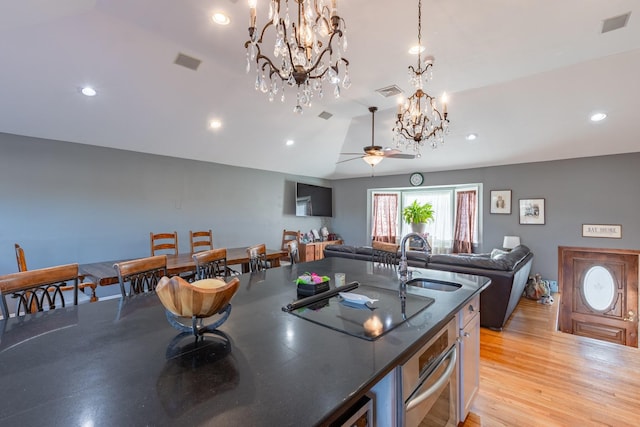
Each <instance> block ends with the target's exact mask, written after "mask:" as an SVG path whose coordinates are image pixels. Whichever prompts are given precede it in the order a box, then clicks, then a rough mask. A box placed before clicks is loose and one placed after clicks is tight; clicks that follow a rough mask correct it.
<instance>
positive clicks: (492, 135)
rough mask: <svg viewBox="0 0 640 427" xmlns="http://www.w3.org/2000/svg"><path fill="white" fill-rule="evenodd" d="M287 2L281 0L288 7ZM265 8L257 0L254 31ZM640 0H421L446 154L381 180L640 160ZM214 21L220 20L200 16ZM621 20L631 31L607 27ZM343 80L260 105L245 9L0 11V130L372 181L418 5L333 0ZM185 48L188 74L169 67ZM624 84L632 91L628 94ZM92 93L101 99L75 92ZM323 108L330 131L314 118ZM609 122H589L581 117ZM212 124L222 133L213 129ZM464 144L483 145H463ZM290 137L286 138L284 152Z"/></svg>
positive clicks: (78, 4)
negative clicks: (193, 62) (223, 20)
mask: <svg viewBox="0 0 640 427" xmlns="http://www.w3.org/2000/svg"><path fill="white" fill-rule="evenodd" d="M290 1H291V2H293V0H290ZM266 4H267V1H266V0H259V1H258V23H259V24H262V23H264V21H265V19H266V17H265V15H266V11H265V9H266ZM639 6H640V0H562V1H558V0H537V1H524V0H483V1H478V0H423V13H422V15H423V19H422V28H423V30H422V32H423V42H424V44H426V47H427V53H428V54H432V55H434V56H435V58H436V62H435V67H434V77H433V80H432V82H431V83H429V85H428V86H427V88H426V90H427V92H429V93H431V94H433V95H440V94H441V93H442V92H443V91H445V90H446V91H447V93H448V94H449V99H450V102H449V117H450V119H451V126H450V133H449V135H448V137H447V138H446V141H445V145H444V146H442V147H440V148H438V149H436V150H431V149H430V148H427V149H424V150H423V155H422V158H420V159H413V160H400V159H385V160H384V161H383V162H382V163H380V164H379V165H378V166H376V168H375V173H376V175H388V174H398V173H408V172H411V171H437V170H449V169H461V168H469V167H478V166H490V165H501V164H512V163H522V162H531V161H543V160H552V159H564V158H573V157H584V156H596V155H604V154H613V153H625V152H635V151H639V148H640V144H638V135H639V134H640V121H639V120H638V119H637V117H636V116H637V112H639V111H640V84H638V80H639V78H638V76H639V75H640V7H639ZM215 11H224V12H226V13H227V14H229V15H230V17H231V24H230V25H228V26H226V27H222V26H218V25H215V24H213V23H212V22H211V15H212V13H213V12H215ZM630 11H632V12H633V13H632V14H631V17H630V19H629V23H628V25H627V27H626V28H623V29H620V30H616V31H612V32H609V33H606V34H601V33H600V30H601V27H602V21H603V20H604V19H606V18H610V17H613V16H617V15H621V14H624V13H627V12H630ZM338 12H339V13H340V15H341V16H342V17H343V18H344V19H345V21H346V24H347V37H348V43H349V48H348V50H347V52H346V54H345V57H346V58H348V59H349V61H350V63H351V66H350V74H351V78H352V81H353V85H352V87H351V88H350V89H348V90H343V91H342V96H341V98H340V99H338V100H335V99H333V97H332V96H330V93H331V91H330V90H326V92H327V95H325V97H324V99H323V100H321V101H319V100H317V99H316V100H314V104H313V107H312V108H309V109H305V112H304V114H303V115H302V116H300V115H296V114H294V113H293V112H292V110H293V107H294V98H295V95H294V91H292V90H288V91H287V94H288V97H287V100H286V102H285V103H281V102H280V101H275V102H273V103H269V101H268V100H267V97H266V96H265V95H264V94H262V93H260V92H256V91H255V90H254V81H255V72H254V68H252V71H251V72H250V73H249V74H246V72H245V67H246V62H245V61H246V56H245V50H244V42H245V41H246V39H247V38H248V35H247V27H248V22H249V11H248V6H247V2H246V0H240V1H234V0H180V1H176V0H93V1H90V0H56V1H51V0H20V1H3V2H1V3H0V57H1V58H2V66H1V67H0V132H7V133H14V134H19V135H28V136H34V137H41V138H49V139H56V140H64V141H72V142H77V143H82V144H91V145H98V146H104V147H113V148H121V149H127V150H133V151H140V152H145V153H154V154H161V155H168V156H174V157H183V158H189V159H200V160H204V161H211V162H217V163H224V164H229V165H235V166H245V167H250V168H257V169H265V170H272V171H278V172H284V173H290V174H298V175H307V176H314V177H321V178H345V177H357V176H368V175H370V173H371V168H370V166H368V165H367V164H365V163H364V162H363V161H361V160H354V161H351V162H346V163H340V164H336V162H338V161H339V160H344V159H346V158H349V157H346V156H341V155H340V153H341V152H359V151H361V149H362V147H363V146H365V145H369V144H370V142H371V115H370V113H369V112H368V107H369V106H377V107H378V108H379V111H378V113H376V131H375V142H376V143H377V144H378V145H383V146H391V145H392V133H391V129H392V127H393V121H394V119H395V118H394V116H395V108H396V99H395V98H384V97H382V96H381V95H379V94H378V93H376V92H375V90H376V89H379V88H382V87H385V86H389V85H392V84H396V85H398V86H399V87H400V88H402V89H403V90H404V91H405V95H407V94H408V93H409V92H410V89H411V88H410V86H409V84H408V82H407V67H408V66H409V65H415V62H416V58H415V56H411V55H409V54H408V53H407V50H408V48H409V47H410V46H411V45H413V44H416V41H417V16H416V15H417V1H407V0H402V1H395V2H390V1H385V0H339V1H338ZM179 52H181V53H184V54H187V55H190V56H194V57H197V58H199V59H201V60H202V64H201V66H200V67H199V69H198V70H197V71H192V70H189V69H186V68H183V67H180V66H177V65H175V64H173V61H174V59H175V57H176V55H177V54H178V53H179ZM634 81H635V82H636V83H633V82H634ZM87 84H90V85H92V86H94V87H95V88H96V89H97V90H98V95H97V96H95V97H93V98H87V97H84V96H82V95H81V94H80V93H79V88H80V87H82V86H84V85H87ZM322 111H328V112H330V113H332V114H333V117H331V118H330V119H329V120H324V119H321V118H319V117H318V114H319V113H321V112H322ZM594 111H605V112H607V113H608V115H609V116H608V118H607V119H606V120H605V121H604V122H600V123H598V124H594V123H591V122H589V120H588V117H589V115H590V114H591V113H593V112H594ZM213 118H219V119H221V120H222V121H223V127H222V128H221V129H219V130H217V131H213V130H211V129H209V128H208V122H209V120H211V119H213ZM469 132H475V133H477V134H478V136H479V137H478V139H477V140H476V141H475V142H473V143H471V142H468V141H466V140H465V135H466V134H468V133H469ZM287 139H293V140H295V145H294V146H292V147H287V146H285V141H286V140H287Z"/></svg>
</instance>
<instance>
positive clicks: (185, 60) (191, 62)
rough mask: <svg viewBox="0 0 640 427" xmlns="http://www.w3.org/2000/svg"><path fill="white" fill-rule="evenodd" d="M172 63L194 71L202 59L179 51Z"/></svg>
mask: <svg viewBox="0 0 640 427" xmlns="http://www.w3.org/2000/svg"><path fill="white" fill-rule="evenodd" d="M173 63H174V64H176V65H182V66H183V67H185V68H188V69H190V70H193V71H196V70H197V69H198V67H199V66H200V64H201V63H202V61H200V60H199V59H197V58H194V57H192V56H189V55H185V54H184V53H179V54H178V56H176V60H175V61H173Z"/></svg>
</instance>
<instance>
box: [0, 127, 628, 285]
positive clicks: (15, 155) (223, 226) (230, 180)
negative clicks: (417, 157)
mask: <svg viewBox="0 0 640 427" xmlns="http://www.w3.org/2000/svg"><path fill="white" fill-rule="evenodd" d="M408 163H409V162H408ZM638 164H640V153H633V154H624V155H616V156H605V157H594V158H584V159H574V160H563V161H554V162H542V163H531V164H522V165H510V166H500V167H488V168H478V169H467V170H459V171H447V172H435V173H425V174H424V175H425V184H424V185H445V184H464V183H482V184H483V191H484V195H483V196H484V198H485V200H486V199H488V198H489V191H490V190H492V189H494V190H498V189H500V190H501V189H511V190H512V214H511V215H492V214H489V206H488V205H487V204H485V205H484V207H483V215H482V218H483V232H484V235H483V242H482V245H481V247H480V250H481V251H488V250H490V249H491V248H494V247H500V246H501V245H502V237H503V236H504V235H506V234H513V235H518V236H520V237H521V238H522V242H523V243H524V244H526V245H527V246H529V247H531V249H532V250H533V251H534V252H535V255H536V257H535V261H534V266H533V268H534V270H533V271H535V272H540V273H542V274H543V276H544V277H545V278H549V279H555V278H557V247H558V246H559V245H570V246H586V247H607V248H626V249H640V223H639V221H638V220H637V218H638V213H639V212H640V199H639V198H638V193H639V191H638V190H637V185H638V182H640V168H638V167H637V165H638ZM408 166H410V164H409V165H408ZM409 172H410V171H409V170H408V172H407V174H404V175H396V176H383V177H373V178H370V177H367V178H359V179H345V180H335V181H333V182H329V181H324V180H319V179H314V178H309V177H299V176H290V175H286V174H281V173H276V172H266V171H260V170H254V169H246V168H238V167H233V166H225V165H220V164H213V163H204V162H198V161H194V160H184V159H174V158H169V157H163V156H155V155H149V154H140V153H134V152H128V151H122V150H114V149H107V148H100V147H92V146H86V145H79V144H72V143H68V142H60V141H51V140H45V139H38V138H29V137H21V136H15V135H8V134H1V133H0V200H1V201H2V206H1V208H0V274H6V273H11V272H14V271H16V264H15V256H14V250H13V244H14V243H20V244H21V245H22V246H23V247H24V249H25V251H26V253H27V262H28V265H29V268H31V269H33V268H41V267H46V266H51V265H56V264H62V263H67V262H79V263H85V262H95V261H104V260H113V259H120V258H130V257H139V256H146V255H148V253H149V232H150V231H154V232H159V231H167V230H168V231H173V230H176V231H178V233H179V235H180V247H181V250H182V251H188V247H189V242H188V232H189V230H190V229H193V230H195V229H209V228H211V229H213V233H214V243H215V245H216V246H218V247H224V246H227V247H231V246H246V245H250V244H254V243H261V242H264V243H266V244H267V246H269V247H273V248H275V247H279V245H280V240H281V230H282V229H283V228H288V229H300V230H303V231H308V230H310V229H311V228H319V227H321V226H322V225H327V226H328V227H329V229H330V230H331V231H335V232H337V233H338V234H339V235H340V236H341V237H342V238H344V239H345V240H346V242H347V243H349V244H365V243H368V242H369V237H368V236H369V230H368V229H367V226H366V219H367V209H366V207H367V189H369V188H385V187H408V186H409V183H408V178H409ZM298 180H299V181H303V182H307V183H310V184H324V185H327V184H329V185H332V186H333V188H334V218H333V219H332V220H328V219H319V218H298V217H295V215H294V209H295V203H294V197H295V196H294V191H295V190H294V182H295V181H298ZM521 198H544V199H545V202H546V224H545V225H519V224H518V215H517V210H518V209H517V203H518V199H521ZM582 223H595V224H622V235H623V238H622V239H594V238H583V237H581V224H582Z"/></svg>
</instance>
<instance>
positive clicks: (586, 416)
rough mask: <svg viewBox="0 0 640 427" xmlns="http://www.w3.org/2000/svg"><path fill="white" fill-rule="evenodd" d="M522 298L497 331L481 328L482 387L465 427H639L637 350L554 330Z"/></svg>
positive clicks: (548, 318) (544, 312)
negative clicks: (500, 329) (503, 326)
mask: <svg viewBox="0 0 640 427" xmlns="http://www.w3.org/2000/svg"><path fill="white" fill-rule="evenodd" d="M559 297H560V296H559V295H556V296H555V303H554V304H553V305H542V304H538V303H537V302H536V301H531V300H527V299H522V300H521V301H520V303H519V304H518V306H517V308H516V310H515V311H514V314H513V316H511V319H510V320H509V322H508V323H507V324H506V326H505V328H504V329H503V330H502V332H496V331H492V330H489V329H485V328H481V329H480V390H479V392H478V395H477V396H476V398H475V400H474V403H473V405H472V407H471V414H470V415H469V417H467V419H466V420H465V422H464V424H463V426H464V427H478V426H484V427H501V426H509V427H511V426H518V427H528V426H531V427H539V426H545V427H547V426H580V427H582V426H611V427H626V426H629V427H631V426H633V427H636V426H639V425H640V350H639V349H637V348H630V347H624V346H620V345H616V344H611V343H608V342H604V341H598V340H593V339H590V338H585V337H580V336H576V335H571V334H564V333H562V332H559V331H557V330H556V327H555V326H556V324H557V315H558V313H557V309H558V305H559Z"/></svg>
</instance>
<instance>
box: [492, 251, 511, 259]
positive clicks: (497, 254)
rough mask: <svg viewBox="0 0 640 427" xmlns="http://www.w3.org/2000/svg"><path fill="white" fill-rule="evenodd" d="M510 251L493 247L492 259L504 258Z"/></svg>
mask: <svg viewBox="0 0 640 427" xmlns="http://www.w3.org/2000/svg"><path fill="white" fill-rule="evenodd" d="M508 253H509V252H507V251H503V250H502V249H493V250H492V251H491V259H500V258H503V257H504V256H505V255H506V254H508Z"/></svg>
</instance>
